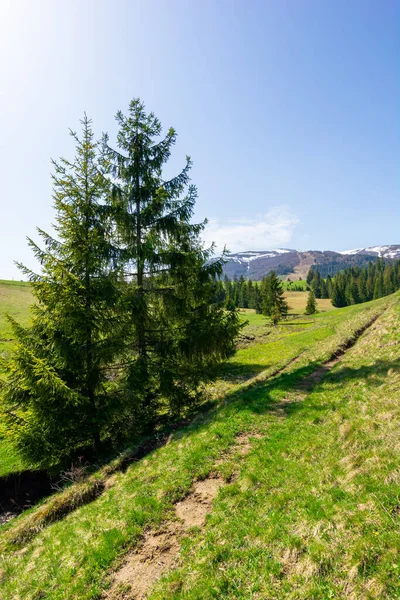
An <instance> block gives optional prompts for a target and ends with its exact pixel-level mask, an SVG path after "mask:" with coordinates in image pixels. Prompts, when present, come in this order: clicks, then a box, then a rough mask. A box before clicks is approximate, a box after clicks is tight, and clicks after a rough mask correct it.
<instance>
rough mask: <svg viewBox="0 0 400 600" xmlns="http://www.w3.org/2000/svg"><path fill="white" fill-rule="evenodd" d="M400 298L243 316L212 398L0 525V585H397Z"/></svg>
mask: <svg viewBox="0 0 400 600" xmlns="http://www.w3.org/2000/svg"><path fill="white" fill-rule="evenodd" d="M399 301H400V296H399V294H396V295H393V296H390V297H387V298H383V299H381V300H378V301H375V302H371V303H368V304H364V305H357V306H352V307H348V308H345V309H337V310H334V311H329V312H325V313H320V314H318V315H316V316H315V317H314V318H312V319H310V318H304V317H302V318H300V319H294V320H292V321H288V322H287V323H283V324H281V325H280V326H279V327H277V328H273V327H270V326H269V325H267V324H266V322H265V320H264V319H263V318H262V317H260V316H259V315H250V316H249V324H248V326H247V327H246V329H245V330H244V332H243V337H242V339H241V341H240V348H239V350H238V352H237V354H236V355H235V356H234V357H233V358H232V359H231V361H230V362H229V363H228V364H227V365H225V367H224V368H223V369H222V371H221V375H220V378H219V380H218V381H217V382H216V383H215V385H213V386H212V387H211V388H210V389H209V395H210V400H211V405H210V406H209V407H208V409H207V410H204V411H202V412H200V413H199V414H198V415H197V416H195V417H194V418H192V420H189V421H188V423H187V424H186V425H185V426H184V425H181V426H180V427H178V428H175V429H170V430H169V432H163V431H160V432H159V435H158V438H156V439H155V440H153V442H147V446H146V444H144V445H142V446H141V450H140V449H139V450H140V451H139V452H138V451H136V454H135V449H134V448H133V449H131V450H130V451H129V450H127V452H126V453H125V454H124V455H123V456H122V457H120V458H119V459H116V460H115V461H114V462H112V463H110V464H109V465H105V466H103V467H102V468H100V469H99V470H98V471H97V472H95V473H94V474H92V475H89V476H88V477H87V478H86V479H85V480H83V481H80V482H78V483H74V484H72V485H71V486H70V487H69V488H68V489H67V490H64V491H62V492H60V493H58V494H56V495H54V496H53V497H52V498H50V499H48V500H47V501H46V502H44V503H42V505H41V506H39V507H36V508H33V509H31V510H30V511H27V512H25V513H23V514H22V515H20V516H19V517H17V518H16V519H13V520H12V521H10V522H9V523H8V524H7V525H5V526H3V528H2V533H1V535H0V553H1V554H2V557H3V561H2V563H1V565H0V598H2V599H4V600H6V599H7V600H9V599H15V600H16V599H24V600H25V599H32V600H34V599H35V600H37V599H39V598H46V599H53V600H56V599H57V600H61V599H62V600H68V599H79V600H85V599H87V600H88V599H92V600H93V599H95V598H97V599H100V598H114V599H116V598H120V599H122V598H145V597H148V598H152V599H161V598H163V599H167V598H168V599H175V598H176V599H178V598H185V599H208V598H210V599H211V598H230V599H232V600H233V599H235V600H236V599H248V598H260V599H261V598H263V599H264V598H271V599H278V598H293V599H294V598H299V599H300V598H313V599H317V598H318V599H321V600H322V599H326V598H338V599H339V598H354V599H356V598H357V599H359V598H365V599H367V598H368V599H370V598H376V599H378V598H379V599H381V598H388V599H389V598H390V599H393V598H398V597H400V583H399V572H400V542H399V538H398V533H397V530H398V525H399V520H400V510H399V497H400V475H399V450H400V447H399V444H398V430H399V425H400V422H399V421H400V414H399V409H398V401H397V398H398V396H399V392H400V369H399V366H400V364H399V363H400V338H399V333H398V332H399V328H400V304H399ZM141 457H142V458H141ZM160 577H161V578H160Z"/></svg>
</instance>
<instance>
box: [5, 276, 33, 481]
mask: <svg viewBox="0 0 400 600" xmlns="http://www.w3.org/2000/svg"><path fill="white" fill-rule="evenodd" d="M31 304H32V292H31V289H30V286H29V284H28V283H25V282H23V281H2V280H0V356H1V355H2V354H4V353H5V352H7V351H8V350H9V348H10V347H11V346H12V343H13V340H12V331H11V327H10V324H9V322H8V320H7V317H6V315H7V314H9V315H10V316H11V317H13V318H14V319H16V320H17V321H18V322H19V323H21V324H22V325H27V324H28V323H29V307H30V305H31ZM22 468H23V465H22V463H21V461H20V459H19V457H18V456H17V455H16V454H15V452H13V450H12V449H11V448H10V446H9V445H8V444H7V443H6V442H5V440H4V432H3V431H2V428H1V421H0V477H2V476H4V475H7V474H8V473H12V472H14V471H18V470H21V469H22Z"/></svg>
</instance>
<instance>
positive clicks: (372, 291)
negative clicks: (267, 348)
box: [217, 258, 400, 313]
mask: <svg viewBox="0 0 400 600" xmlns="http://www.w3.org/2000/svg"><path fill="white" fill-rule="evenodd" d="M325 266H326V265H324V266H323V268H322V269H321V265H318V266H313V267H311V269H310V270H309V272H308V275H307V280H306V284H307V286H306V287H305V286H304V282H298V284H296V282H291V283H290V287H288V289H289V290H290V291H305V290H312V291H313V292H314V294H315V297H316V298H330V299H331V300H332V304H333V306H336V307H343V306H349V305H351V304H360V303H361V302H368V301H369V300H376V299H377V298H382V297H383V296H387V295H389V294H392V293H393V292H395V291H396V290H398V289H400V260H396V261H392V262H388V261H386V260H384V259H383V258H375V259H373V260H372V261H369V262H368V266H364V267H359V266H353V267H349V268H347V269H344V270H342V271H339V273H336V275H335V277H331V275H330V274H329V273H328V274H327V275H325V276H324V272H325V271H326V269H325ZM277 274H280V273H277ZM265 279H266V278H263V280H262V281H261V282H256V281H252V280H251V279H245V278H244V277H243V276H241V277H239V278H237V277H234V278H233V279H232V280H230V279H229V278H228V277H226V276H225V278H224V280H223V281H222V280H220V281H219V282H218V285H217V295H218V301H220V302H225V304H226V306H232V305H233V306H234V307H236V308H253V309H255V310H256V312H259V313H261V312H262V311H261V303H262V291H261V290H262V284H263V281H264V280H265Z"/></svg>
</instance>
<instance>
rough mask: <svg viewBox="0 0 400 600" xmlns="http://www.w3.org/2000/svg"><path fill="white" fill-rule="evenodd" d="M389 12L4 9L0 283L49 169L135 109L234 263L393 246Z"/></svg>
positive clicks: (180, 5) (258, 6)
mask: <svg viewBox="0 0 400 600" xmlns="http://www.w3.org/2000/svg"><path fill="white" fill-rule="evenodd" d="M399 34H400V2H399V0H375V1H370V0H351V1H349V0H345V1H344V0H264V1H256V0H249V1H248V2H245V1H244V0H242V1H240V2H239V1H238V2H236V1H234V0H231V1H228V0H218V1H216V0H202V1H201V2H197V1H195V0H190V1H189V0H187V1H178V0H165V1H164V0H113V1H111V0H85V1H83V2H82V1H80V0H68V1H61V0H35V2H33V1H31V0H18V1H15V0H2V1H1V3H0V81H1V85H0V115H1V116H0V119H1V130H0V131H1V133H0V173H1V181H2V185H1V195H0V198H1V200H0V201H1V219H0V244H1V248H0V278H11V277H14V278H17V277H19V272H18V271H17V270H16V268H15V267H14V265H13V260H22V261H23V262H25V263H27V264H31V263H32V259H31V255H30V251H29V249H28V248H27V246H26V242H25V236H27V235H29V236H33V237H35V226H40V227H42V228H44V229H46V228H47V229H50V227H51V222H52V220H53V216H54V215H53V209H52V198H51V180H50V172H51V165H50V158H58V157H59V156H66V157H71V156H72V152H73V146H72V145H71V141H70V139H69V137H68V128H69V127H72V128H78V127H79V119H80V118H81V116H82V114H83V112H84V111H86V112H87V113H88V115H89V116H90V117H91V118H92V119H93V121H94V129H95V132H96V134H98V135H100V134H101V132H102V131H109V132H110V135H111V139H113V137H114V136H115V131H116V130H115V122H114V118H113V116H114V114H115V112H116V111H117V110H118V109H122V110H124V109H126V107H127V105H128V103H129V101H130V99H131V98H133V97H140V98H141V99H142V100H143V101H144V102H145V104H146V106H147V108H148V109H149V110H152V111H154V112H155V113H156V115H157V116H158V117H159V118H160V119H161V121H162V123H163V125H164V127H165V129H167V128H168V127H169V126H173V127H174V128H175V129H176V130H177V132H178V142H177V144H176V147H175V151H174V154H173V158H172V159H171V162H170V164H169V165H168V171H167V172H170V173H173V172H174V171H175V170H177V169H178V168H179V167H180V166H182V165H183V164H184V158H185V155H186V154H190V155H191V157H192V159H193V161H194V168H193V171H192V176H193V182H194V183H196V184H197V186H198V190H199V200H198V204H197V209H196V219H197V220H199V219H203V218H205V217H207V218H208V219H209V221H210V225H209V227H208V230H207V233H206V235H205V238H206V239H207V241H209V240H211V239H214V240H215V241H216V242H217V243H218V244H219V245H220V246H222V245H223V244H224V243H226V244H227V245H228V247H229V248H230V249H231V250H232V251H237V250H245V249H249V250H250V249H251V250H260V249H261V250H262V249H268V248H273V247H276V246H278V247H279V246H283V247H290V248H301V249H333V250H346V249H349V248H355V247H363V246H368V245H376V244H385V243H388V244H390V243H400V209H399V191H400V169H399V158H400V135H399V134H400V108H399V107H400V77H399V71H398V61H399V57H400V35H399Z"/></svg>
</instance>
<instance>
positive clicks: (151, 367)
mask: <svg viewBox="0 0 400 600" xmlns="http://www.w3.org/2000/svg"><path fill="white" fill-rule="evenodd" d="M116 119H117V122H118V125H119V132H118V137H117V149H115V148H112V147H111V145H110V144H109V138H108V136H107V135H105V136H104V139H103V161H104V170H105V172H106V173H107V174H110V175H111V184H112V204H113V206H114V208H115V214H116V233H117V236H118V240H119V256H120V258H121V260H122V262H123V264H124V278H125V282H126V284H125V289H124V293H123V295H122V300H121V301H122V302H123V305H124V307H125V308H126V309H127V313H128V318H127V319H126V323H125V334H124V339H125V342H126V356H125V360H124V361H123V362H125V363H126V365H127V366H125V367H124V370H123V373H124V376H125V384H126V385H125V388H126V394H127V395H129V396H130V397H131V399H132V416H133V424H134V423H135V422H136V423H138V424H139V423H140V426H143V425H145V426H147V427H152V425H153V423H154V420H155V417H156V414H157V409H158V408H159V407H160V405H164V406H166V407H167V409H169V410H170V411H172V412H173V413H179V412H180V410H181V409H182V407H184V406H186V405H187V404H189V403H190V402H191V401H193V400H195V398H196V394H197V390H198V388H199V385H200V383H201V382H203V381H204V380H207V379H208V378H209V377H210V376H212V374H213V372H214V367H215V366H216V365H217V364H218V363H219V362H220V361H221V360H223V359H224V358H226V357H227V356H228V355H229V354H230V353H231V352H233V350H234V340H235V337H236V335H237V333H238V330H239V327H240V326H239V323H238V316H237V314H236V312H235V310H233V309H232V308H228V309H225V307H224V306H223V303H222V302H215V278H216V277H217V276H220V275H221V274H222V261H214V262H212V261H209V259H210V258H211V255H212V248H211V249H208V250H204V249H203V247H202V244H201V243H200V239H199V235H200V233H201V232H202V230H203V228H204V223H201V224H191V222H190V220H191V217H192V215H193V210H194V205H195V201H196V197H197V190H196V188H195V186H193V185H190V179H189V171H190V168H191V161H190V159H189V157H187V158H186V165H185V167H184V168H183V170H182V171H181V172H180V173H179V174H178V175H177V176H176V177H173V178H171V179H169V180H165V179H164V178H163V172H162V171H163V166H164V164H165V163H166V162H167V161H168V159H169V157H170V154H171V149H172V147H173V145H174V144H175V141H176V133H175V131H174V129H169V130H168V132H167V134H166V136H165V137H164V138H161V137H160V136H161V133H162V130H161V124H160V122H159V120H158V119H157V118H156V117H155V116H154V114H153V113H150V114H147V113H146V112H145V107H144V105H143V103H142V102H141V101H140V100H139V99H135V100H133V101H132V102H131V103H130V106H129V110H128V114H127V115H124V114H122V112H118V113H117V116H116Z"/></svg>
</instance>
